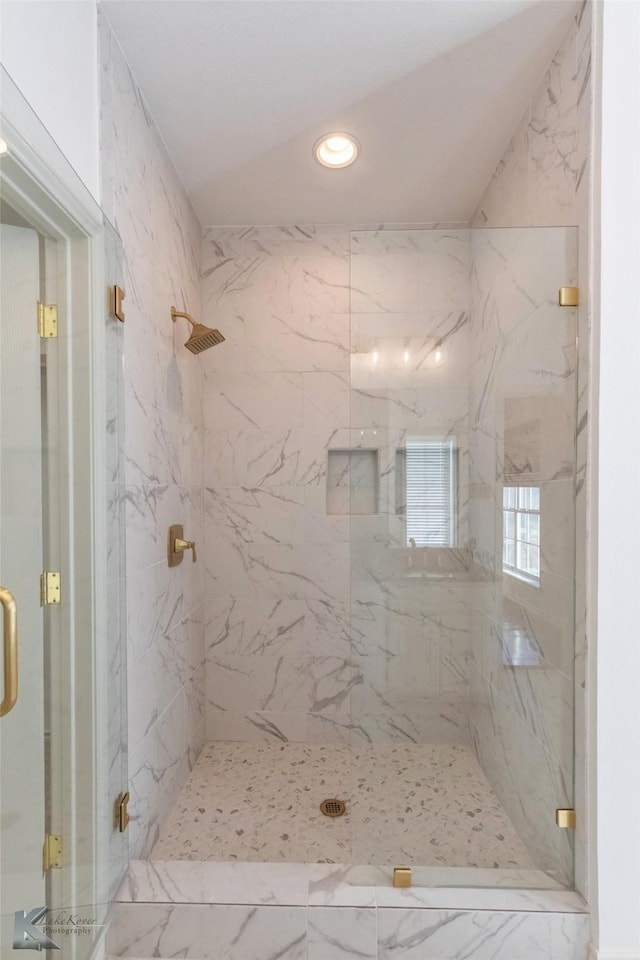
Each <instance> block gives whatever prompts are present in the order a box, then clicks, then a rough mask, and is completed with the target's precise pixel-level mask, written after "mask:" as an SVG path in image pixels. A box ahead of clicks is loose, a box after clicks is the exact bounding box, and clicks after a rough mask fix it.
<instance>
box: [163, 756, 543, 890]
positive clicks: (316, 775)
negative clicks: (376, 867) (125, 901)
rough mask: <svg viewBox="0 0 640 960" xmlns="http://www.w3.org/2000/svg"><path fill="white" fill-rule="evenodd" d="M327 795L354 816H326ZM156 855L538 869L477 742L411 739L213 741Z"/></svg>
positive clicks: (167, 857) (378, 881) (373, 879)
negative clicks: (478, 756) (476, 752)
mask: <svg viewBox="0 0 640 960" xmlns="http://www.w3.org/2000/svg"><path fill="white" fill-rule="evenodd" d="M328 797H338V798H339V799H343V800H344V801H345V803H346V804H347V813H346V814H345V815H344V817H340V818H337V819H331V818H327V817H324V816H323V815H322V814H321V812H320V810H319V804H320V802H321V801H322V800H323V799H326V798H328ZM152 859H153V860H154V861H155V860H164V861H170V860H197V861H215V860H239V861H246V860H252V861H269V862H282V861H286V862H290V863H295V862H301V863H302V862H311V863H313V862H318V863H321V862H324V863H338V864H340V863H341V864H348V863H360V864H367V863H368V864H383V863H394V862H395V863H398V862H403V863H408V864H416V865H417V864H424V865H428V864H431V865H433V866H434V867H435V866H450V867H453V866H458V867H471V866H478V867H484V868H494V869H496V870H498V869H500V868H502V869H503V870H504V869H507V870H516V869H530V867H531V861H530V859H529V857H528V856H527V854H526V852H525V850H524V847H523V846H522V844H521V842H520V840H519V839H518V837H517V835H516V834H515V831H514V829H513V827H512V826H511V824H510V823H509V821H508V819H507V817H506V816H505V814H504V811H503V810H502V809H501V807H500V805H499V804H498V802H497V800H496V798H495V795H494V794H493V793H492V791H491V788H490V787H489V784H488V783H487V781H486V779H485V778H484V776H483V774H482V772H481V770H480V768H479V767H478V764H477V762H476V760H475V759H474V756H473V754H472V752H471V750H470V749H469V748H468V747H464V746H450V745H429V744H423V745H417V744H405V743H403V744H392V745H389V746H367V745H364V744H363V745H362V746H358V747H351V746H349V745H347V744H338V743H336V744H308V743H282V742H279V743H225V742H213V743H209V744H208V745H207V746H206V747H205V749H204V750H203V752H202V754H201V756H200V758H199V760H198V763H197V764H196V766H195V768H194V770H193V771H192V773H191V776H190V778H189V781H188V782H187V784H186V786H185V787H184V789H183V791H182V793H181V794H180V797H179V798H178V801H177V803H176V805H175V807H174V809H173V811H172V813H171V815H170V816H169V818H168V819H167V821H166V822H165V824H164V826H163V828H162V832H161V836H160V839H159V841H158V843H157V844H156V847H155V848H154V851H153V854H152ZM358 869H359V868H358ZM316 880H317V887H316V889H317V892H318V896H320V897H321V899H320V900H319V901H318V902H324V903H330V902H331V898H330V895H329V893H326V895H323V894H322V893H321V891H322V889H323V888H324V889H325V890H328V887H327V886H326V884H327V883H329V880H328V879H327V880H326V882H324V881H323V880H322V878H316ZM350 882H352V883H356V884H358V883H359V884H363V883H364V885H367V884H368V886H369V887H375V886H376V884H379V885H381V884H383V883H384V879H383V877H382V876H380V877H374V876H372V877H370V878H369V879H368V881H363V880H362V878H360V879H353V878H352V879H351V881H350ZM323 884H324V886H323ZM330 886H332V884H330ZM323 898H324V899H323ZM343 902H344V901H343ZM361 903H362V899H360V900H358V901H356V903H355V904H351V905H358V904H361ZM336 905H339V903H338V904H336Z"/></svg>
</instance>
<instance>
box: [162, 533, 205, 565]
mask: <svg viewBox="0 0 640 960" xmlns="http://www.w3.org/2000/svg"><path fill="white" fill-rule="evenodd" d="M185 550H191V560H192V562H193V563H195V562H196V560H197V559H198V557H197V554H196V542H195V540H185V539H184V529H183V527H182V524H181V523H174V524H173V525H172V526H171V527H169V536H168V537H167V563H168V564H169V566H170V567H177V566H178V564H179V563H182V557H183V555H184V552H185Z"/></svg>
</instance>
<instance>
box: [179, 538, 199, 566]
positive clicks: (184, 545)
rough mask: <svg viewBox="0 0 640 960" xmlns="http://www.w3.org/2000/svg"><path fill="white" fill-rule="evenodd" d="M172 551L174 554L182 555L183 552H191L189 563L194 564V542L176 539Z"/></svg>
mask: <svg viewBox="0 0 640 960" xmlns="http://www.w3.org/2000/svg"><path fill="white" fill-rule="evenodd" d="M173 549H174V551H175V553H182V552H183V551H184V550H191V561H192V563H195V562H196V560H197V557H196V542H195V540H183V539H182V538H181V537H176V538H175V540H174V541H173Z"/></svg>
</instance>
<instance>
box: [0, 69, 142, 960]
mask: <svg viewBox="0 0 640 960" xmlns="http://www.w3.org/2000/svg"><path fill="white" fill-rule="evenodd" d="M0 95H1V96H0V136H2V138H3V139H4V140H5V141H6V143H7V146H8V153H7V154H6V155H4V156H2V158H1V160H0V189H1V193H2V197H3V198H4V199H6V200H7V202H8V203H9V204H10V205H11V206H12V207H13V208H15V209H16V210H17V211H18V212H19V213H21V214H22V215H23V216H24V217H25V219H27V220H28V221H29V222H30V223H31V224H32V225H33V226H34V228H35V229H36V230H38V232H39V233H40V234H41V235H42V236H44V237H50V238H53V239H54V240H55V241H56V244H57V248H58V264H59V276H58V310H59V315H60V318H61V320H62V321H63V322H62V323H61V328H60V338H59V343H58V349H59V350H60V351H64V354H62V353H61V358H60V367H61V370H62V371H64V376H65V383H64V385H63V388H62V389H61V390H60V391H59V404H60V410H59V413H60V463H61V468H60V469H61V473H62V471H66V476H67V486H66V490H64V491H62V493H61V497H60V504H61V516H60V531H61V542H60V545H59V547H60V557H61V567H62V569H63V570H66V571H67V577H66V579H67V583H66V584H65V585H64V586H63V590H65V591H67V597H68V603H67V604H66V611H65V610H64V609H62V608H61V609H60V610H58V611H56V613H60V614H62V615H63V617H62V618H61V621H60V629H61V632H62V634H63V635H64V636H65V646H64V653H63V656H64V662H63V665H62V669H63V671H66V676H65V687H64V690H65V693H67V694H68V705H69V711H68V716H66V717H65V721H66V723H65V730H64V742H63V750H64V752H65V765H64V766H65V769H64V771H63V774H62V776H63V784H62V786H63V791H64V794H65V803H64V807H65V809H64V812H63V834H64V854H63V863H64V866H63V869H62V870H61V871H59V873H58V872H56V876H55V878H52V883H51V890H52V897H55V900H56V901H57V902H52V903H49V904H47V906H48V907H49V909H50V910H54V911H55V910H58V909H64V910H66V911H68V912H74V913H76V914H81V915H83V916H85V917H87V918H89V919H91V921H92V922H93V923H94V924H95V927H96V932H95V933H94V935H93V936H92V937H90V938H86V940H87V941H89V942H90V943H91V948H90V949H93V947H94V946H95V942H96V941H97V939H98V935H99V931H100V930H101V929H102V928H103V925H104V922H105V916H106V912H107V910H108V907H109V906H110V902H111V900H112V899H113V897H114V895H115V887H116V886H117V883H118V882H119V880H120V879H121V877H119V876H117V877H115V878H114V876H113V870H111V869H109V858H110V857H111V859H112V860H113V843H114V841H113V837H114V829H115V826H114V815H113V802H114V799H115V798H113V797H111V796H110V794H109V783H110V777H109V769H108V766H109V755H108V750H107V749H106V747H107V743H108V737H109V716H108V714H109V709H108V697H107V694H108V691H107V677H108V663H107V593H106V582H107V503H106V442H107V441H106V429H105V425H106V403H105V392H106V391H105V384H106V374H105V349H106V334H105V313H106V311H105V304H106V297H105V289H106V287H105V282H106V279H105V276H104V269H103V260H104V222H103V215H102V211H101V210H100V208H99V206H98V205H97V203H96V202H95V200H94V199H93V197H91V195H90V194H89V192H88V191H87V189H86V188H85V187H84V185H83V184H82V182H81V181H80V180H79V178H78V177H77V175H76V174H75V172H74V171H73V169H72V167H71V166H70V164H69V163H68V161H67V160H66V158H65V157H64V155H63V154H62V153H61V151H60V149H59V148H58V146H57V145H56V144H55V143H54V141H53V140H52V139H51V137H50V136H49V134H48V132H47V131H46V130H45V128H44V127H43V126H42V124H41V123H40V121H39V119H38V118H37V116H36V115H35V114H34V113H33V111H32V110H31V108H30V107H29V105H28V104H27V102H26V101H25V100H24V98H23V97H22V95H21V93H20V91H19V90H18V88H17V87H16V86H15V84H14V83H13V81H12V80H11V79H10V77H9V76H8V74H7V73H6V72H5V71H4V69H2V68H1V67H0ZM65 614H66V615H65ZM122 708H123V709H122V716H121V726H122V724H124V722H125V705H124V704H122ZM112 732H113V722H112ZM121 733H122V731H121ZM121 739H122V742H123V743H125V744H126V737H125V736H124V735H123V736H122V737H121ZM124 766H125V767H126V756H125V757H124ZM124 778H126V769H123V779H124ZM122 789H126V786H125V783H124V782H123V783H122ZM117 845H118V849H119V852H120V858H119V859H120V861H121V862H122V863H123V864H124V865H126V857H127V854H126V834H122V838H121V840H120V841H118V844H117ZM31 906H36V905H35V904H34V905H28V904H25V909H29V908H30V907H31ZM54 939H55V937H54ZM65 939H66V938H65ZM72 940H73V938H68V942H64V943H61V944H60V945H61V946H62V948H63V951H64V950H67V953H64V952H63V953H62V954H59V956H62V957H65V956H68V957H71V956H74V957H80V956H86V955H87V954H86V950H87V948H86V946H85V947H84V949H82V948H81V947H80V944H79V943H78V942H77V940H76V942H73V943H72V942H71V941H72ZM85 942H86V941H85Z"/></svg>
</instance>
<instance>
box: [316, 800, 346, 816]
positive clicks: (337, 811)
mask: <svg viewBox="0 0 640 960" xmlns="http://www.w3.org/2000/svg"><path fill="white" fill-rule="evenodd" d="M320 809H321V810H322V812H323V813H324V815H325V817H341V816H342V814H343V813H344V812H345V811H346V809H347V805H346V803H345V802H344V800H323V801H322V803H321V804H320Z"/></svg>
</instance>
